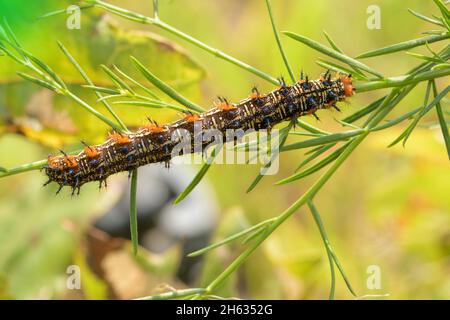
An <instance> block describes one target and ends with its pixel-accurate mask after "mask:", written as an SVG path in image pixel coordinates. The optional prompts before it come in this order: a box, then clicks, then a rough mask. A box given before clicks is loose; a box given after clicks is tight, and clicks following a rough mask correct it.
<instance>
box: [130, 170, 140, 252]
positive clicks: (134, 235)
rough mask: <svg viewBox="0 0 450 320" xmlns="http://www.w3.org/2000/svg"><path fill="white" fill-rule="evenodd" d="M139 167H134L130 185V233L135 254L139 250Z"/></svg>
mask: <svg viewBox="0 0 450 320" xmlns="http://www.w3.org/2000/svg"><path fill="white" fill-rule="evenodd" d="M136 193H137V169H134V170H133V171H132V173H131V186H130V233H131V243H132V245H133V254H134V255H136V254H137V250H138V225H137V203H136V202H137V201H136Z"/></svg>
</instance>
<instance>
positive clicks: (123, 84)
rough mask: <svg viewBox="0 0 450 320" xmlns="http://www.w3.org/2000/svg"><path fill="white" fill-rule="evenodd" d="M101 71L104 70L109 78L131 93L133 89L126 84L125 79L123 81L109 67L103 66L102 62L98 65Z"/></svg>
mask: <svg viewBox="0 0 450 320" xmlns="http://www.w3.org/2000/svg"><path fill="white" fill-rule="evenodd" d="M100 67H101V68H102V69H103V71H105V73H106V74H107V75H108V76H109V77H110V78H111V80H112V81H113V82H114V83H115V84H116V85H117V86H118V87H119V88H121V89H123V90H127V91H128V92H131V93H133V89H131V87H130V86H129V85H127V83H126V82H125V81H123V80H122V79H120V78H119V77H118V76H117V75H116V74H115V73H114V72H113V71H112V70H111V69H110V68H108V67H107V66H105V65H104V64H102V65H101V66H100Z"/></svg>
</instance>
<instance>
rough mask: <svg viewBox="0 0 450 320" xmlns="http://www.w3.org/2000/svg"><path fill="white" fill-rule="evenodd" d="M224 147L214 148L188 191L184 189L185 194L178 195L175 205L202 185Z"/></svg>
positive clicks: (188, 187)
mask: <svg viewBox="0 0 450 320" xmlns="http://www.w3.org/2000/svg"><path fill="white" fill-rule="evenodd" d="M222 147H223V145H222V144H220V145H217V146H215V147H214V149H213V150H212V152H211V154H210V155H209V156H208V158H207V160H206V162H205V163H204V164H203V165H202V167H201V168H200V170H199V171H198V172H197V174H196V175H195V177H194V179H192V181H191V183H189V185H188V186H187V187H186V189H184V190H183V192H182V193H180V194H179V195H178V197H177V198H176V199H175V200H174V201H173V204H177V203H179V202H180V201H182V200H183V199H184V198H186V197H187V196H188V195H189V194H190V193H191V191H192V190H194V188H195V187H196V186H197V185H198V184H199V183H200V181H201V180H202V179H203V177H204V176H205V174H206V173H207V172H208V170H209V168H210V167H211V165H212V163H213V161H214V158H215V157H216V156H217V155H218V154H219V152H220V150H221V149H222Z"/></svg>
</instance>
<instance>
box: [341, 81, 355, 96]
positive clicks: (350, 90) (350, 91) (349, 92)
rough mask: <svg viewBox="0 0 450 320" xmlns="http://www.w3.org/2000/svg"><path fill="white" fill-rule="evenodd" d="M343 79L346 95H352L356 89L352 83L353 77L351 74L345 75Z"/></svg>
mask: <svg viewBox="0 0 450 320" xmlns="http://www.w3.org/2000/svg"><path fill="white" fill-rule="evenodd" d="M341 81H342V83H343V84H344V93H345V96H347V97H351V96H352V95H353V91H355V88H354V87H353V84H352V77H351V76H343V77H341Z"/></svg>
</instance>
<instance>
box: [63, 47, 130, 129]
mask: <svg viewBox="0 0 450 320" xmlns="http://www.w3.org/2000/svg"><path fill="white" fill-rule="evenodd" d="M58 45H59V47H60V48H61V51H62V52H63V53H64V54H65V56H66V57H67V59H69V61H70V62H71V63H72V64H73V65H74V67H75V68H76V69H77V70H78V72H79V73H80V74H81V76H82V77H83V78H84V80H85V81H86V82H87V83H88V85H90V86H94V83H93V82H92V80H91V79H90V78H89V76H88V75H87V74H86V72H85V71H84V70H83V68H82V67H81V66H80V64H79V63H78V62H77V61H76V60H75V58H74V57H73V56H72V55H71V54H70V52H69V51H68V50H67V48H66V47H65V46H64V45H63V44H62V43H61V42H59V41H58ZM95 94H96V95H97V97H98V98H99V99H101V98H102V94H101V93H100V92H98V91H95ZM102 103H103V105H104V106H105V107H106V109H108V111H109V113H110V114H111V115H112V116H113V117H114V119H116V121H117V123H118V124H119V125H120V127H121V131H125V132H127V131H128V129H127V127H126V125H125V124H124V123H123V122H122V120H121V119H120V118H119V116H117V114H116V113H115V112H114V110H113V109H112V108H111V106H110V105H109V104H108V102H106V101H105V100H102Z"/></svg>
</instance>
